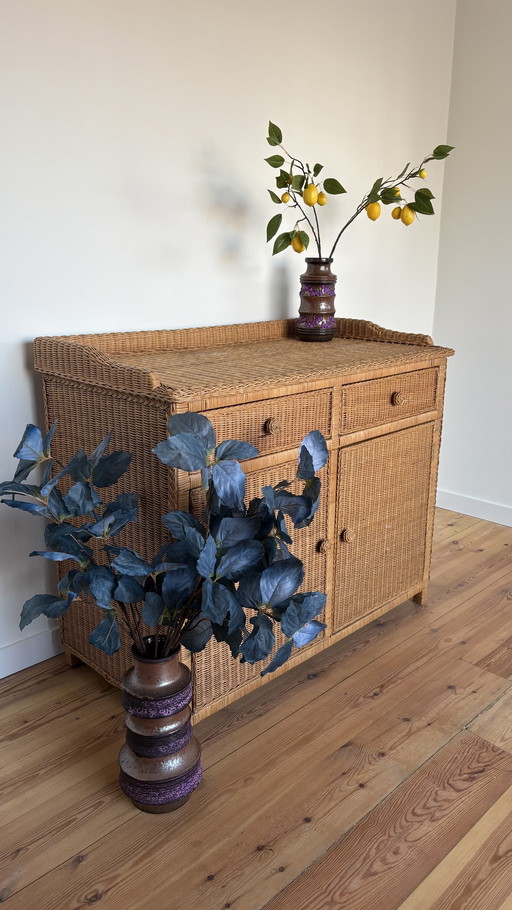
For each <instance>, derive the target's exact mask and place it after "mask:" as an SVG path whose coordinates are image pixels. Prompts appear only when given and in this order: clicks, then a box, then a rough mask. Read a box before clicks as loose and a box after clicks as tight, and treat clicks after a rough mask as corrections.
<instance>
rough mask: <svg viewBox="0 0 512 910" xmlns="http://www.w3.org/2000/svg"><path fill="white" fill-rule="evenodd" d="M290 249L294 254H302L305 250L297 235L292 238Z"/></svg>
mask: <svg viewBox="0 0 512 910" xmlns="http://www.w3.org/2000/svg"><path fill="white" fill-rule="evenodd" d="M292 249H294V250H295V252H296V253H303V252H304V250H305V249H306V247H305V246H304V244H303V242H302V240H301V239H300V237H299V235H298V234H295V236H294V237H293V238H292Z"/></svg>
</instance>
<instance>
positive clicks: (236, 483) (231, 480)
mask: <svg viewBox="0 0 512 910" xmlns="http://www.w3.org/2000/svg"><path fill="white" fill-rule="evenodd" d="M212 475H213V485H214V487H215V492H216V494H217V496H218V497H219V499H220V500H221V502H223V503H224V505H225V506H228V508H230V509H237V510H238V511H240V512H242V511H243V509H244V497H245V474H244V472H243V471H242V468H241V467H240V465H239V463H238V461H221V462H220V464H214V466H213V468H212Z"/></svg>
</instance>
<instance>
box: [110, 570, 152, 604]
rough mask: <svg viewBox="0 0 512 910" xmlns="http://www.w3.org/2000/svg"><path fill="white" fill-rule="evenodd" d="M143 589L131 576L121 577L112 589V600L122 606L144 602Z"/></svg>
mask: <svg viewBox="0 0 512 910" xmlns="http://www.w3.org/2000/svg"><path fill="white" fill-rule="evenodd" d="M144 594H145V592H144V588H143V587H142V585H140V584H139V582H138V581H136V580H135V578H133V577H132V576H131V575H121V576H120V577H119V578H118V584H117V587H116V588H115V589H114V594H113V599H114V600H118V601H119V602H120V603H122V604H136V603H139V601H141V600H144Z"/></svg>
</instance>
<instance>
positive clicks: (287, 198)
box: [281, 193, 290, 202]
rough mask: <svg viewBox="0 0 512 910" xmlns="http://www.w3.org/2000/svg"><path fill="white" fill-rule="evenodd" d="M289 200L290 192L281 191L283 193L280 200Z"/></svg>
mask: <svg viewBox="0 0 512 910" xmlns="http://www.w3.org/2000/svg"><path fill="white" fill-rule="evenodd" d="M289 201H290V194H289V193H283V195H282V196H281V202H289Z"/></svg>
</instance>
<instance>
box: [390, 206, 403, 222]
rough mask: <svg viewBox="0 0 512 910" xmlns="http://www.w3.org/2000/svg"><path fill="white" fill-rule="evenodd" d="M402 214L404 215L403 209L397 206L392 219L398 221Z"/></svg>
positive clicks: (392, 213)
mask: <svg viewBox="0 0 512 910" xmlns="http://www.w3.org/2000/svg"><path fill="white" fill-rule="evenodd" d="M401 214H402V209H401V208H400V206H399V205H397V207H396V209H393V211H392V212H391V217H392V218H394V219H395V221H398V219H399V218H400V215H401Z"/></svg>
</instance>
